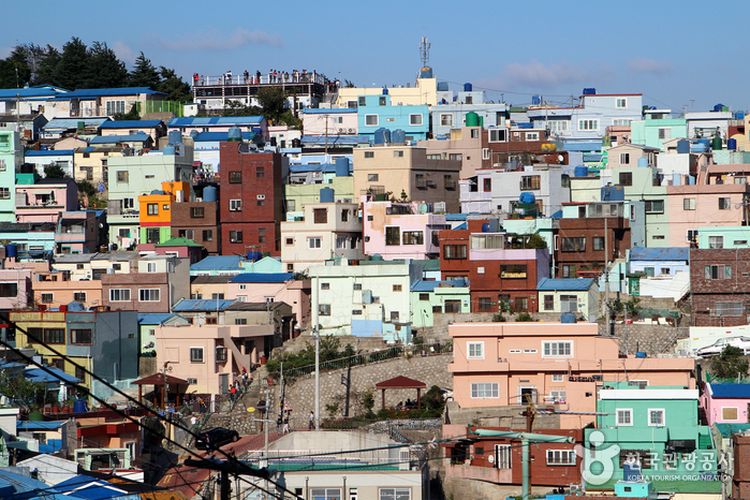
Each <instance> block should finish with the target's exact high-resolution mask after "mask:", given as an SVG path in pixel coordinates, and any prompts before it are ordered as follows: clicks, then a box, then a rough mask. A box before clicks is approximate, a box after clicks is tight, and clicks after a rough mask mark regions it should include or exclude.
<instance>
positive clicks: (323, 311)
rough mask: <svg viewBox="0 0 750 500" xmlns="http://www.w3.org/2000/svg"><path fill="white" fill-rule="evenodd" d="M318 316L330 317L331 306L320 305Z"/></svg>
mask: <svg viewBox="0 0 750 500" xmlns="http://www.w3.org/2000/svg"><path fill="white" fill-rule="evenodd" d="M318 315H319V316H330V315H331V304H318Z"/></svg>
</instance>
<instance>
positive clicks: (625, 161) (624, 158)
mask: <svg viewBox="0 0 750 500" xmlns="http://www.w3.org/2000/svg"><path fill="white" fill-rule="evenodd" d="M620 165H630V153H620Z"/></svg>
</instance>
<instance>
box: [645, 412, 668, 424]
mask: <svg viewBox="0 0 750 500" xmlns="http://www.w3.org/2000/svg"><path fill="white" fill-rule="evenodd" d="M648 425H649V426H651V427H664V425H665V416H664V409H663V408H650V409H649V410H648Z"/></svg>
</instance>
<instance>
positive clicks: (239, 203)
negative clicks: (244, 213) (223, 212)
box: [229, 198, 242, 212]
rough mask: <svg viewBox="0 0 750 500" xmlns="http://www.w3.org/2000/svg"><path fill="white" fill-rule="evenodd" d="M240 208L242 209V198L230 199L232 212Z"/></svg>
mask: <svg viewBox="0 0 750 500" xmlns="http://www.w3.org/2000/svg"><path fill="white" fill-rule="evenodd" d="M240 210H242V200H240V199H239V198H235V199H232V200H229V211H230V212H239V211H240Z"/></svg>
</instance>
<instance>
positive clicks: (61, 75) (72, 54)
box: [54, 37, 89, 89]
mask: <svg viewBox="0 0 750 500" xmlns="http://www.w3.org/2000/svg"><path fill="white" fill-rule="evenodd" d="M88 60H89V51H88V48H87V47H86V44H85V43H83V42H82V41H81V39H80V38H78V37H73V38H71V39H70V41H68V42H66V43H65V45H63V49H62V54H61V55H60V62H59V63H58V64H57V66H56V67H55V78H54V80H55V83H56V84H57V85H60V86H62V87H65V88H67V89H76V88H83V85H82V83H83V82H85V81H86V78H87V77H88V70H89V61H88Z"/></svg>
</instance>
